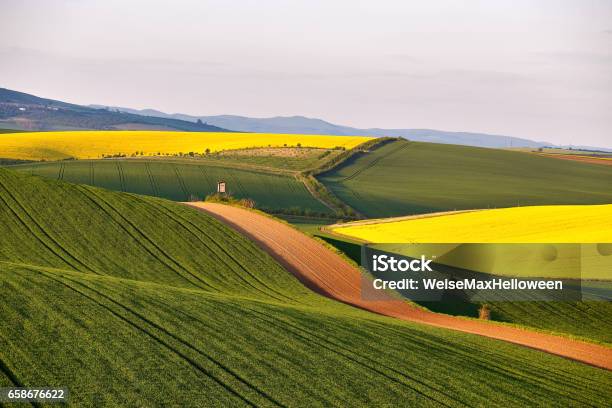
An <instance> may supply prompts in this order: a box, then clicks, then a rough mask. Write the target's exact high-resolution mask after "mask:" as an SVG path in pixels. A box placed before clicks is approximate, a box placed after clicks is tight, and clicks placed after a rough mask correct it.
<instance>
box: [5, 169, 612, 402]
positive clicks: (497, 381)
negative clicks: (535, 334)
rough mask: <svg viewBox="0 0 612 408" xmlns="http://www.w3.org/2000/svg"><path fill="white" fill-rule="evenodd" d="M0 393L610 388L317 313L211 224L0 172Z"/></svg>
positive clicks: (510, 357) (225, 398)
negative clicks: (52, 389)
mask: <svg viewBox="0 0 612 408" xmlns="http://www.w3.org/2000/svg"><path fill="white" fill-rule="evenodd" d="M0 220H1V221H2V222H0V296H1V297H2V303H3V307H2V308H0V333H1V335H0V386H13V385H19V386H40V385H41V384H45V385H55V386H68V387H69V390H70V402H71V404H72V405H75V406H100V405H107V406H126V405H138V406H152V405H178V406H202V405H204V404H209V405H210V404H216V405H223V406H274V405H279V406H315V405H319V406H334V405H335V406H354V405H372V404H376V405H390V406H399V405H402V406H406V405H409V406H416V405H420V406H464V405H481V406H486V405H491V404H492V403H495V404H497V405H506V406H525V405H538V406H543V405H556V406H572V405H573V406H584V405H594V406H604V405H606V404H607V403H608V402H609V401H610V399H611V398H612V389H611V388H610V383H611V381H612V374H611V373H610V372H608V371H605V370H601V369H597V368H593V367H589V366H586V365H583V364H579V363H575V362H572V361H569V360H566V359H563V358H559V357H555V356H552V355H548V354H546V353H541V352H538V351H535V350H531V349H527V348H523V347H518V346H514V345H511V344H508V343H504V342H499V341H494V340H490V339H486V338H482V337H477V336H472V335H469V334H465V333H458V332H450V331H446V330H442V329H436V328H432V327H427V326H422V325H416V324H409V323H406V322H401V321H398V320H394V319H391V318H386V317H382V316H378V315H374V314H371V313H367V312H365V311H361V310H358V309H354V308H351V307H349V306H346V305H343V304H340V303H337V302H333V301H331V300H329V299H326V298H323V297H320V296H318V295H316V294H314V293H312V292H310V291H308V290H307V289H306V288H305V287H303V286H302V285H301V284H300V283H299V282H298V281H297V280H296V279H295V278H293V277H292V276H291V275H290V274H289V273H287V272H286V271H285V270H283V269H282V268H281V267H280V266H279V265H278V264H276V263H275V262H274V261H273V260H272V258H270V257H269V256H268V255H267V254H265V253H263V252H262V251H261V250H259V249H258V248H257V247H256V246H255V245H254V244H252V243H251V242H250V241H248V240H246V239H245V238H243V237H242V236H241V235H239V234H237V233H235V232H233V231H232V230H230V229H228V228H226V227H224V226H223V225H222V224H220V223H219V222H217V221H216V220H214V219H213V218H212V217H209V216H207V215H206V214H204V213H201V212H198V211H195V210H193V209H191V208H187V207H183V206H181V205H179V204H176V203H172V202H170V201H166V200H161V199H157V198H153V197H146V196H137V195H132V194H125V193H115V192H111V191H106V190H101V189H97V188H94V187H89V186H84V185H72V184H68V183H64V182H62V181H55V180H49V179H44V178H38V177H31V176H28V175H24V174H19V173H16V172H11V171H8V170H4V169H0Z"/></svg>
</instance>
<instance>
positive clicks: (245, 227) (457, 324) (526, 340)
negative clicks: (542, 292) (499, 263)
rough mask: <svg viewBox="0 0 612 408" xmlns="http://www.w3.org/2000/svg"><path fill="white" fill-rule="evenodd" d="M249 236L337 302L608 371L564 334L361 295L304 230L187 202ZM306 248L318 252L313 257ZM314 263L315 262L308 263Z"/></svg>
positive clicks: (358, 278)
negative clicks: (466, 316)
mask: <svg viewBox="0 0 612 408" xmlns="http://www.w3.org/2000/svg"><path fill="white" fill-rule="evenodd" d="M187 205H190V206H192V207H194V208H197V209H200V210H203V211H206V212H207V213H209V214H211V215H213V216H214V217H216V218H217V219H219V220H220V221H222V222H224V223H226V224H227V225H229V226H230V227H232V228H234V229H236V230H238V231H239V232H241V233H243V234H244V235H246V236H247V237H249V238H251V239H252V240H254V241H255V242H256V243H257V244H258V245H259V246H260V247H261V248H262V249H264V250H265V251H267V252H269V253H270V254H271V255H272V257H273V258H275V259H276V260H277V261H279V263H281V264H282V265H283V266H285V267H286V268H287V269H288V270H289V271H290V272H291V273H293V274H294V275H295V276H296V277H297V278H298V279H299V280H300V281H301V282H303V283H304V284H305V285H306V286H307V287H309V288H311V289H313V290H315V291H316V292H318V293H320V294H322V295H324V296H327V297H330V298H333V299H336V300H338V301H340V302H343V303H346V304H349V305H352V306H356V307H358V308H361V309H364V310H368V311H371V312H374V313H378V314H382V315H385V316H390V317H395V318H398V319H401V320H406V321H411V322H416V323H422V324H427V325H431V326H436V327H441V328H446V329H452V330H458V331H462V332H466V333H471V334H477V335H480V336H485V337H489V338H493V339H498V340H503V341H507V342H510V343H514V344H519V345H522V346H526V347H529V348H533V349H537V350H540V351H545V352H548V353H551V354H555V355H558V356H562V357H566V358H569V359H572V360H576V361H581V362H584V363H587V364H590V365H593V366H596V367H600V368H605V369H607V370H612V349H611V348H608V347H605V346H601V345H597V344H592V343H587V342H583V341H579V340H574V339H570V338H567V337H561V336H556V335H552V334H546V333H542V332H535V331H530V330H527V329H522V328H516V327H511V326H505V325H501V324H494V323H490V322H485V321H479V320H470V319H462V318H457V317H454V316H449V315H443V314H438V313H434V312H431V311H428V310H423V309H420V308H417V307H415V306H414V305H411V304H410V303H408V302H405V301H400V300H395V299H393V298H391V297H389V298H388V300H376V301H367V300H364V299H362V296H361V290H360V289H359V288H360V287H361V284H362V274H361V272H360V271H359V270H358V269H357V268H355V267H353V266H352V265H350V264H348V263H347V262H346V261H345V260H344V259H342V258H341V257H340V256H339V255H337V254H335V253H333V252H332V251H331V250H329V249H327V248H326V247H325V246H323V245H322V244H320V243H318V242H317V241H315V240H314V239H312V238H310V237H308V236H307V235H305V234H302V233H301V232H299V231H297V230H295V229H293V228H292V227H290V226H287V225H284V224H282V223H280V222H278V221H275V220H273V219H272V218H269V217H266V216H263V215H260V214H257V213H255V212H253V211H249V210H246V209H243V208H238V207H232V206H227V205H223V204H218V203H187ZM309 252H311V253H314V254H317V256H316V257H313V256H312V255H309ZM313 265H315V266H314V267H313Z"/></svg>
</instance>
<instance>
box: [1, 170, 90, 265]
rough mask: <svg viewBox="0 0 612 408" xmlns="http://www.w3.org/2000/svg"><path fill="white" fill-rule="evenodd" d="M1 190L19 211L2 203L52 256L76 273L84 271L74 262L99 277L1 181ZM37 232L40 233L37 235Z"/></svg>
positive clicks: (8, 204)
mask: <svg viewBox="0 0 612 408" xmlns="http://www.w3.org/2000/svg"><path fill="white" fill-rule="evenodd" d="M0 188H2V189H4V191H6V196H7V197H10V198H11V200H12V201H13V203H14V204H15V205H16V206H17V208H18V210H15V209H14V208H13V207H12V206H11V205H10V203H9V202H7V201H6V200H5V199H4V198H2V197H0V201H2V202H4V204H5V206H6V208H8V209H9V211H11V212H12V213H13V215H14V216H15V219H17V220H19V222H20V223H21V225H23V227H24V228H25V229H26V230H27V231H29V232H30V234H32V236H33V237H35V238H36V240H37V241H38V242H40V243H41V244H42V245H43V246H44V247H45V248H47V249H48V250H49V251H50V252H51V253H52V254H54V255H55V256H57V257H58V258H59V259H61V260H62V261H63V262H64V263H66V265H68V266H70V267H71V268H73V269H74V270H75V271H82V269H81V268H80V267H78V266H76V265H75V264H74V263H73V262H76V264H80V265H81V266H82V267H84V268H85V270H86V271H88V272H92V273H94V274H96V275H99V272H97V271H96V270H94V269H93V268H91V267H89V266H88V265H86V264H85V263H83V262H82V261H81V260H80V259H79V258H78V257H76V256H75V255H73V254H72V253H70V252H69V251H68V250H67V249H66V248H64V246H63V245H61V244H60V243H59V242H57V240H56V239H55V238H53V237H52V236H51V235H50V234H49V233H48V232H47V230H46V229H45V228H43V227H42V226H41V225H40V223H39V222H38V221H37V220H36V219H35V218H34V217H33V216H32V215H31V212H30V211H27V209H26V208H25V207H24V206H23V205H22V204H21V203H20V202H19V200H18V199H17V197H15V196H14V195H13V194H12V193H11V190H10V189H9V188H8V187H7V186H5V185H4V183H2V181H0ZM22 214H23V215H27V219H28V220H29V221H30V222H26V219H24V217H22ZM37 231H38V232H39V233H37ZM43 237H44V238H46V239H43ZM47 241H49V242H47ZM67 258H69V259H72V261H70V260H69V259H67Z"/></svg>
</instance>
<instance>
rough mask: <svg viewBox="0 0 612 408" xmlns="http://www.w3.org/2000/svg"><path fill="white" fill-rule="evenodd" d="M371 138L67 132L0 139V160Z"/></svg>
mask: <svg viewBox="0 0 612 408" xmlns="http://www.w3.org/2000/svg"><path fill="white" fill-rule="evenodd" d="M370 139H372V138H370V137H359V136H318V135H288V134H268V133H222V132H168V131H165V132H164V131H66V132H32V133H7V134H0V157H2V158H10V159H24V160H43V159H44V160H59V159H65V158H69V157H74V158H78V159H97V158H101V157H102V155H116V154H125V155H128V156H129V155H131V154H133V153H135V152H139V153H140V152H142V153H143V154H144V155H145V156H150V155H157V154H158V153H161V154H176V153H181V152H182V153H184V154H187V153H189V152H195V153H199V154H202V153H204V152H205V151H206V149H209V151H210V152H216V151H221V150H231V149H244V148H250V147H268V146H271V147H283V146H288V147H296V146H297V145H298V144H300V145H301V146H303V147H318V148H333V147H336V146H339V147H345V148H346V149H351V148H353V147H355V146H357V145H359V144H361V143H364V142H366V141H368V140H370Z"/></svg>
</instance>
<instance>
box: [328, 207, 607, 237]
mask: <svg viewBox="0 0 612 408" xmlns="http://www.w3.org/2000/svg"><path fill="white" fill-rule="evenodd" d="M332 230H333V231H334V232H336V233H339V234H342V235H345V236H348V237H351V238H357V239H361V240H364V241H368V242H376V243H608V242H612V205H610V204H606V205H547V206H533V207H515V208H504V209H495V210H481V211H471V212H461V213H454V214H452V213H451V214H441V215H435V216H430V217H427V216H425V217H414V218H412V219H410V218H408V219H403V220H397V221H393V219H389V220H380V222H375V223H371V224H368V223H359V222H358V223H355V224H353V225H351V224H347V225H346V226H339V227H333V228H332Z"/></svg>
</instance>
